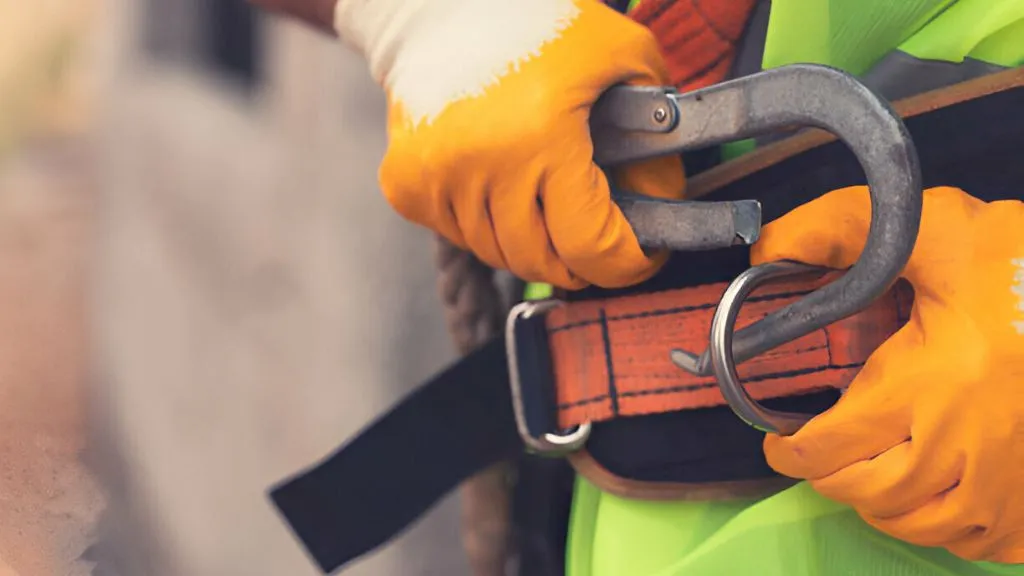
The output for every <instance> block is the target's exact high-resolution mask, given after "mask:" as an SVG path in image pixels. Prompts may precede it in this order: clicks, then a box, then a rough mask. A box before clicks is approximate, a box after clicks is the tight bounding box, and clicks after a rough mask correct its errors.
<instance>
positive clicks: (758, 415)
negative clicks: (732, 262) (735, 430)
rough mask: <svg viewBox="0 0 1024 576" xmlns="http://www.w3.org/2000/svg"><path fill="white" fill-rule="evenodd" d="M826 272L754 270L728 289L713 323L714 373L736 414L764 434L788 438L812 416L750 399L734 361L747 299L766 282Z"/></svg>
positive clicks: (789, 266) (776, 266) (778, 265)
mask: <svg viewBox="0 0 1024 576" xmlns="http://www.w3.org/2000/svg"><path fill="white" fill-rule="evenodd" d="M822 270H823V269H822V268H818V267H815V266H807V265H806V264H798V263H795V262H787V261H781V262H770V263H768V264H762V265H760V266H755V267H754V268H750V269H748V270H747V271H745V272H743V273H742V274H740V275H739V276H738V277H737V278H736V280H734V281H733V282H732V283H731V284H730V285H729V287H728V288H726V290H725V293H724V294H723V295H722V299H721V301H720V302H719V304H718V309H717V310H715V316H714V318H713V319H712V320H711V337H710V344H709V345H708V353H709V356H710V358H711V371H712V373H713V374H714V375H715V378H716V379H717V380H718V387H719V389H721V391H722V395H723V396H725V400H726V401H727V402H728V403H729V407H730V408H732V411H733V412H735V413H736V415H737V416H739V417H740V418H741V419H742V420H743V421H744V422H746V423H747V424H749V425H750V426H753V427H754V428H757V429H758V430H761V431H762V432H770V433H774V434H781V435H783V436H788V435H790V434H793V433H795V432H796V431H797V430H799V429H800V427H801V426H803V425H804V424H806V423H807V421H808V420H810V419H811V416H809V415H806V414H799V413H796V412H779V411H776V410H770V409H768V408H765V407H764V406H762V405H761V404H760V403H758V402H757V400H754V398H753V397H751V396H750V393H748V392H747V389H746V388H744V386H743V384H742V383H741V382H740V378H739V375H737V373H736V363H735V361H734V359H733V350H732V342H733V333H734V332H733V331H734V330H735V328H736V317H737V316H738V315H739V311H740V307H742V306H743V302H744V301H746V299H747V296H749V295H750V293H751V292H753V291H754V290H755V289H757V287H758V286H760V285H762V284H764V283H765V282H769V281H771V280H775V279H779V278H783V277H788V276H798V275H801V274H806V273H808V272H815V271H822Z"/></svg>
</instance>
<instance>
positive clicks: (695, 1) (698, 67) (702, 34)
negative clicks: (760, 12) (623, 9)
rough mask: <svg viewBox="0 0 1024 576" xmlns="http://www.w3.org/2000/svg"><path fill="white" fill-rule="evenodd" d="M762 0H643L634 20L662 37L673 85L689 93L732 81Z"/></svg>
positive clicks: (659, 40)
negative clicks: (738, 50)
mask: <svg viewBox="0 0 1024 576" xmlns="http://www.w3.org/2000/svg"><path fill="white" fill-rule="evenodd" d="M756 4H757V0H643V1H642V2H641V3H640V5H639V6H637V8H636V10H634V11H633V12H632V13H631V14H630V16H631V17H632V18H633V19H634V20H636V21H637V22H639V23H641V24H643V25H645V26H647V27H648V28H649V29H650V30H651V32H652V33H653V34H654V36H655V38H657V39H658V44H659V45H660V46H661V52H662V55H663V56H664V57H665V62H666V64H667V65H668V68H669V77H670V79H671V81H672V84H673V85H674V86H675V87H676V88H678V89H680V90H684V91H689V90H696V89H698V88H704V87H706V86H710V85H712V84H717V83H719V82H721V81H723V80H725V79H726V77H727V76H728V75H729V70H730V69H731V68H732V63H733V60H734V59H735V58H736V44H737V42H739V39H740V37H741V36H742V35H743V31H744V29H745V27H746V25H747V20H749V19H750V15H751V13H752V12H753V10H754V6H755V5H756Z"/></svg>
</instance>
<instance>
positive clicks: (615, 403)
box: [599, 308, 619, 418]
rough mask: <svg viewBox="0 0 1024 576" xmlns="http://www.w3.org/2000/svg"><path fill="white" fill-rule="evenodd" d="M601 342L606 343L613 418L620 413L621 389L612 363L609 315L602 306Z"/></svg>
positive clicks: (605, 352)
mask: <svg viewBox="0 0 1024 576" xmlns="http://www.w3.org/2000/svg"><path fill="white" fill-rule="evenodd" d="M599 318H600V321H601V342H602V343H603V344H604V358H605V367H606V369H607V370H608V398H609V399H610V400H611V404H612V418H614V417H616V416H618V415H619V391H618V389H616V387H615V367H614V366H613V365H612V341H611V338H610V337H609V335H608V316H607V315H606V314H605V312H604V308H601V311H600V312H599Z"/></svg>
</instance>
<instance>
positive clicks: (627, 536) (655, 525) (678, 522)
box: [567, 479, 1024, 576]
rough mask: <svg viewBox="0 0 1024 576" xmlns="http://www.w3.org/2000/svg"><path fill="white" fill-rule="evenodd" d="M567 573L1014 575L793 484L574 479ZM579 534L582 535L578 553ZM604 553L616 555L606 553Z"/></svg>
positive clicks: (1019, 570)
mask: <svg viewBox="0 0 1024 576" xmlns="http://www.w3.org/2000/svg"><path fill="white" fill-rule="evenodd" d="M573 506H574V509H573V516H572V519H571V526H570V541H569V550H570V552H569V555H568V558H567V572H568V574H570V575H572V576H580V575H589V576H622V575H629V576H731V575H733V574H736V575H741V574H743V575H746V574H751V575H756V576H838V575H850V576H860V575H864V576H944V575H957V576H1020V575H1022V574H1024V566H1006V565H998V564H991V563H984V562H974V563H972V562H966V561H964V560H960V559H959V558H957V557H955V556H953V555H952V554H950V553H948V552H946V551H944V550H940V549H926V548H919V547H916V546H912V545H910V544H905V543H903V542H900V541H898V540H895V539H892V538H889V537H887V536H885V535H883V534H881V533H879V532H878V531H876V530H874V529H873V528H871V527H870V526H868V525H867V524H865V523H864V522H863V521H862V520H861V519H860V518H859V517H858V516H857V514H856V513H855V512H853V511H852V510H850V509H849V508H847V507H845V506H843V505H840V504H836V503H834V502H831V501H829V500H826V499H825V498H823V497H821V496H819V495H818V494H817V493H816V492H815V491H814V490H812V489H811V487H810V486H809V485H808V484H806V483H801V484H798V485H796V486H794V487H793V488H790V489H789V490H785V491H783V492H780V493H779V494H776V495H775V496H772V497H770V498H766V499H764V500H761V501H758V502H755V503H751V502H734V503H725V502H716V503H711V502H670V503H664V502H634V501H628V500H623V499H621V498H617V497H615V496H611V495H608V494H602V493H601V492H600V490H598V489H597V488H596V487H594V486H593V485H591V484H590V483H588V482H587V481H586V480H582V479H580V480H578V481H577V488H576V500H574V502H573ZM579 539H588V540H589V541H590V544H591V546H590V548H591V553H590V554H587V553H585V550H584V548H585V547H584V546H580V544H579V542H578V540H579ZM612 550H616V551H619V553H612V552H611V551H612Z"/></svg>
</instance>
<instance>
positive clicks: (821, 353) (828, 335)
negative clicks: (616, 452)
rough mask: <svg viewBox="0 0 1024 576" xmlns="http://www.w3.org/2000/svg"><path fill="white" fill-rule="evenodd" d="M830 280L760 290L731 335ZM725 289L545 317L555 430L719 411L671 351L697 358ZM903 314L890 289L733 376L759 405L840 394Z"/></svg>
mask: <svg viewBox="0 0 1024 576" xmlns="http://www.w3.org/2000/svg"><path fill="white" fill-rule="evenodd" d="M835 274H836V273H829V274H825V275H821V276H819V277H817V278H815V279H813V280H806V279H805V280H803V281H800V280H796V281H790V282H778V283H774V284H769V285H765V286H763V287H761V288H760V289H758V290H757V291H755V292H754V293H753V294H752V295H751V297H749V298H748V299H747V300H746V303H745V304H744V305H743V307H742V308H741V309H740V313H739V318H738V321H737V323H736V326H737V329H739V328H742V327H744V326H746V325H748V324H751V323H752V322H754V321H756V320H758V319H760V318H763V317H764V316H765V315H767V314H768V313H769V312H771V311H773V310H777V309H779V308H781V307H783V306H785V305H786V304H789V303H790V302H793V301H795V300H797V299H798V298H800V297H801V296H803V295H805V294H807V293H809V292H811V291H812V290H814V289H815V288H818V287H819V286H822V285H823V284H825V283H827V282H829V281H830V280H833V279H835ZM727 286H728V284H726V283H720V284H707V285H704V286H698V287H694V288H683V289H679V290H669V291H666V292H659V293H655V294H643V295H637V296H627V297H619V298H611V299H607V300H594V301H586V302H574V303H570V304H566V305H564V306H562V307H559V308H556V309H554V310H551V311H550V312H549V313H548V316H547V322H546V324H547V330H548V339H549V345H550V349H551V354H552V364H553V369H554V379H555V388H556V398H557V404H558V424H559V427H560V429H563V430H566V429H570V428H572V427H573V426H576V425H579V424H582V423H583V422H586V421H590V422H599V421H602V420H609V419H611V418H616V417H619V416H638V415H643V414H657V413H662V412H673V411H678V410H688V409H694V408H706V407H711V406H720V405H724V404H725V399H724V398H723V397H722V394H721V392H719V390H718V387H717V386H716V384H715V380H714V378H713V377H698V376H694V375H692V374H690V373H688V372H686V371H684V370H683V369H681V368H679V367H678V366H676V365H675V364H673V363H672V361H671V359H670V358H669V353H670V351H671V350H672V349H673V348H680V349H683V350H687V351H690V352H693V353H696V354H699V353H701V352H703V351H704V349H705V348H706V346H707V342H708V332H709V330H710V327H711V318H712V316H713V315H714V313H715V307H716V306H717V303H718V300H719V298H721V296H722V293H723V292H724V291H725V288H726V287H727ZM909 311H910V295H909V291H908V290H907V289H906V288H905V287H903V286H902V285H897V287H896V288H894V289H892V290H890V291H889V292H888V293H887V294H886V295H885V296H883V297H882V298H880V299H879V300H878V301H876V302H875V303H874V304H873V305H872V306H871V307H870V308H868V309H866V310H864V311H863V312H861V313H859V314H857V315H855V316H851V317H849V318H847V319H845V320H841V321H839V322H837V323H835V324H832V325H830V326H828V327H827V328H824V329H821V330H818V331H817V332H814V333H811V334H809V335H807V336H804V337H803V338H800V339H799V340H796V341H793V342H790V343H788V344H786V345H784V346H781V347H779V348H776V349H775V350H772V351H770V352H768V353H766V354H763V355H761V356H758V357H756V358H754V359H752V360H750V361H748V362H745V363H743V364H741V365H740V366H739V370H738V371H739V375H740V376H741V377H742V378H743V381H744V383H745V384H746V387H747V390H748V391H749V392H750V394H751V395H752V396H753V397H754V398H756V399H758V400H762V399H765V398H776V397H782V396H793V395H797V394H804V393H810V392H814V391H820V390H823V389H826V388H842V387H844V386H846V385H847V384H848V383H849V382H850V380H851V379H852V378H853V376H854V375H855V374H856V373H857V371H858V370H859V369H860V367H861V365H863V363H864V362H865V361H866V360H867V358H868V355H870V354H871V352H872V351H874V350H875V349H876V348H877V347H878V346H879V345H881V344H882V343H883V342H884V341H885V340H886V339H887V338H888V337H889V336H891V335H892V334H894V333H895V332H896V330H898V329H899V327H900V326H902V325H903V324H904V323H905V322H906V320H907V318H908V317H909Z"/></svg>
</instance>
